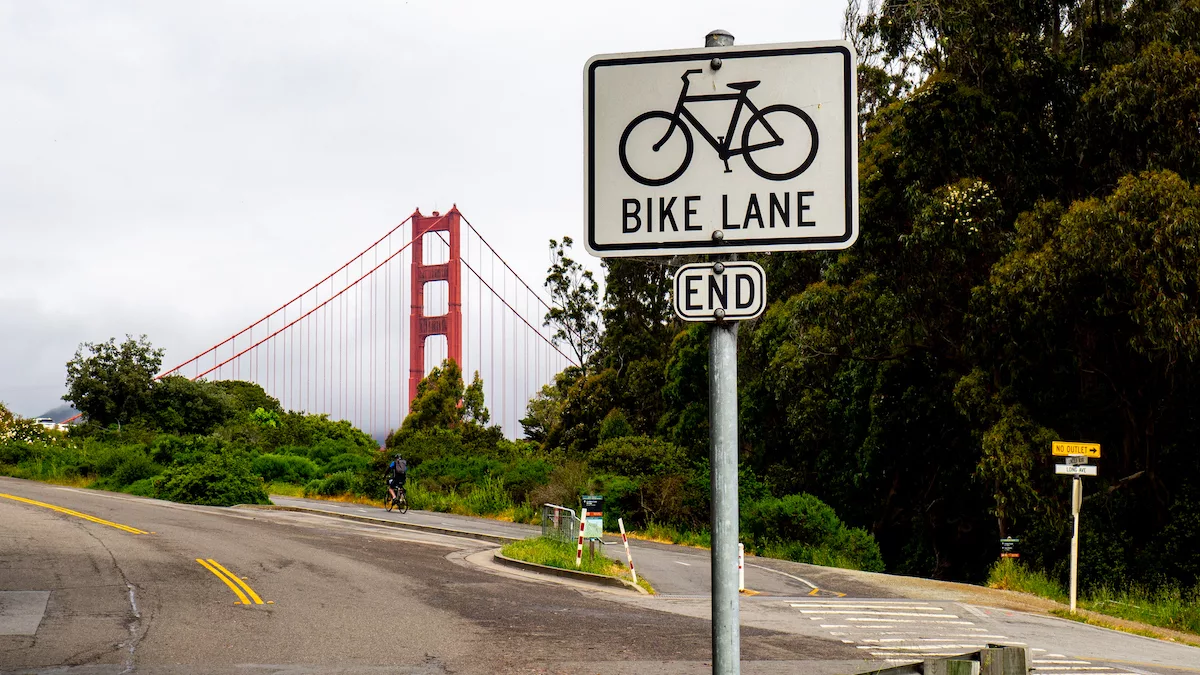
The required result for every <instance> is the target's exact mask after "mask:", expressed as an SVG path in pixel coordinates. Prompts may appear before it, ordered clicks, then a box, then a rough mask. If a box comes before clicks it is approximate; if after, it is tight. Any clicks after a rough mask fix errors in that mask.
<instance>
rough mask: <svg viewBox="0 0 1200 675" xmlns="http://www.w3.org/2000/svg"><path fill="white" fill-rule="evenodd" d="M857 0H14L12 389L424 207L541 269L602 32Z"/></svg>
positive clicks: (628, 39) (213, 317)
mask: <svg viewBox="0 0 1200 675" xmlns="http://www.w3.org/2000/svg"><path fill="white" fill-rule="evenodd" d="M843 8H844V3H842V2H839V1H837V0H831V1H827V2H816V1H804V0H791V1H789V2H756V1H753V0H737V1H736V2H733V1H730V0H725V1H724V2H709V1H702V0H689V1H687V2H657V1H654V0H641V1H638V2H625V1H618V0H605V1H604V2H586V3H585V2H569V1H564V0H560V1H559V2H522V1H520V0H510V1H509V2H495V1H492V2H453V1H442V2H433V1H421V0H412V1H410V2H400V1H398V0H392V1H388V2H366V1H362V0H355V1H353V2H307V1H303V0H288V1H287V2H282V1H280V2H245V1H244V0H243V1H239V2H224V1H220V0H206V1H205V2H190V3H185V2H163V1H161V0H153V1H147V2H120V1H116V0H106V1H105V2H90V1H87V2H67V1H65V0H43V1H36V0H0V401H4V402H6V403H8V404H9V405H10V406H11V407H12V408H13V409H14V410H15V411H16V412H18V413H21V414H25V415H36V414H38V413H41V412H44V411H45V410H47V409H49V408H52V407H54V406H56V405H59V404H60V403H61V401H60V400H59V398H60V397H61V395H62V393H63V391H64V387H63V380H64V377H65V369H64V364H65V363H66V361H67V360H68V359H70V358H71V356H72V355H73V353H74V351H75V349H76V347H77V346H78V345H79V343H81V342H85V341H102V340H105V339H107V338H109V337H112V336H118V337H121V336H124V335H125V334H126V333H130V334H134V335H139V334H143V333H145V334H147V335H148V336H149V337H150V339H151V341H152V342H153V343H154V344H155V345H156V346H159V347H163V348H165V349H166V357H165V359H164V360H165V361H166V362H168V363H172V364H173V363H175V362H178V361H182V360H184V359H186V358H188V357H190V356H192V355H193V354H195V353H197V352H199V351H201V350H202V349H205V348H207V347H209V346H211V345H212V344H213V343H215V342H217V341H218V340H220V339H223V338H225V337H226V336H228V335H229V334H231V333H233V332H234V331H235V330H238V329H240V328H243V327H245V326H246V325H248V324H250V323H251V322H252V321H254V320H255V319H257V318H259V317H260V316H262V315H263V314H265V313H266V312H268V311H270V310H272V309H274V308H275V307H277V306H278V305H280V304H281V303H282V302H284V301H285V300H287V299H289V298H291V297H292V296H294V295H295V294H296V293H298V292H299V291H300V290H302V289H303V288H307V287H308V286H309V285H311V284H312V283H313V282H315V281H316V280H318V279H320V278H322V277H324V276H325V274H327V273H328V272H330V271H332V270H333V269H334V268H336V267H337V266H338V265H340V264H341V263H343V262H345V260H347V259H348V258H350V257H351V256H353V255H355V254H357V253H358V252H359V251H360V250H362V249H363V248H365V247H366V246H367V245H368V244H369V243H370V242H371V241H374V239H375V238H377V237H378V236H380V235H382V234H383V233H384V232H386V231H387V230H388V229H390V228H391V227H392V226H393V225H394V224H396V223H398V222H400V221H401V220H403V219H404V218H405V217H407V216H408V215H409V214H410V213H412V211H413V209H414V208H417V207H420V208H421V209H422V211H423V212H424V213H429V212H431V211H433V210H443V211H444V210H446V209H448V208H449V207H450V205H451V204H453V203H457V204H458V206H459V208H460V210H461V211H462V212H463V213H464V214H465V215H466V216H467V217H468V218H469V219H470V220H471V222H472V223H474V224H475V225H476V226H477V227H478V228H479V229H480V230H481V231H482V232H483V233H484V235H485V236H487V237H488V238H489V239H490V240H491V242H492V243H493V245H495V246H496V247H497V249H498V250H499V251H500V253H501V254H502V255H504V256H506V257H507V258H508V259H509V260H510V262H512V263H513V264H514V266H515V267H516V268H517V271H518V272H520V273H521V275H522V276H524V277H525V278H526V279H527V280H529V281H530V282H531V283H535V284H536V283H540V281H541V280H542V279H543V277H544V275H545V268H546V263H547V257H546V252H545V242H546V241H547V240H548V239H549V238H551V237H561V236H562V235H563V234H569V235H571V236H573V237H575V238H576V239H577V240H581V239H582V237H581V236H580V235H581V232H582V227H583V225H582V180H583V179H582V152H581V148H582V131H581V129H582V124H581V119H582V110H581V108H582V68H583V64H584V62H585V61H586V60H587V59H588V58H589V57H590V56H592V55H594V54H598V53H611V52H625V51H642V50H653V49H674V48H686V47H695V46H700V45H702V44H703V38H704V35H705V34H706V33H707V32H708V31H709V30H711V29H713V28H724V29H726V30H728V31H730V32H732V33H733V34H734V35H735V36H736V38H737V42H738V44H755V43H769V42H795V41H807V40H827V39H836V38H839V37H841V25H842V11H843ZM576 248H577V249H578V250H577V251H576V253H577V257H579V258H588V256H587V254H586V253H585V252H584V251H583V250H582V243H580V244H579V245H578V246H577V247H576ZM596 262H597V261H595V260H593V259H588V260H587V263H588V264H589V265H590V266H592V267H593V268H594V269H599V266H598V265H596V264H595V263H596Z"/></svg>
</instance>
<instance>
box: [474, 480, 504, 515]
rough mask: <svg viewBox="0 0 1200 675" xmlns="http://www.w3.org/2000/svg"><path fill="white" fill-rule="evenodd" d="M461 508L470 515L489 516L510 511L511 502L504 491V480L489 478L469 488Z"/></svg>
mask: <svg viewBox="0 0 1200 675" xmlns="http://www.w3.org/2000/svg"><path fill="white" fill-rule="evenodd" d="M463 506H464V507H465V508H466V511H467V512H468V513H470V514H472V515H481V516H490V515H494V514H497V513H500V512H502V511H506V510H508V509H511V508H512V506H513V501H512V499H511V498H510V497H509V496H508V491H507V490H505V489H504V480H503V479H498V478H492V477H491V476H489V477H487V478H486V479H484V480H483V482H481V483H479V484H478V485H475V486H474V487H472V488H471V491H470V492H468V493H467V496H466V497H465V498H464V499H463Z"/></svg>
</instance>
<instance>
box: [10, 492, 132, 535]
mask: <svg viewBox="0 0 1200 675" xmlns="http://www.w3.org/2000/svg"><path fill="white" fill-rule="evenodd" d="M0 497H3V498H5V499H11V500H13V501H17V502H22V503H25V504H32V505H34V506H40V507H42V508H45V509H50V510H51V511H58V512H59V513H65V514H67V515H68V516H75V517H76V518H83V519H84V520H90V521H92V522H93V523H99V524H101V525H107V526H109V527H115V528H117V529H118V530H124V531H126V532H129V533H130V534H153V532H147V531H145V530H139V529H138V528H136V527H130V526H128V525H122V524H120V523H114V522H112V521H111V520H104V519H103V518H97V517H96V516H89V515H88V514H86V513H80V512H79V511H73V510H71V509H65V508H63V507H61V506H55V505H53V504H47V503H46V502H38V501H34V500H32V499H26V498H24V497H17V496H15V495H8V494H4V493H3V492H0Z"/></svg>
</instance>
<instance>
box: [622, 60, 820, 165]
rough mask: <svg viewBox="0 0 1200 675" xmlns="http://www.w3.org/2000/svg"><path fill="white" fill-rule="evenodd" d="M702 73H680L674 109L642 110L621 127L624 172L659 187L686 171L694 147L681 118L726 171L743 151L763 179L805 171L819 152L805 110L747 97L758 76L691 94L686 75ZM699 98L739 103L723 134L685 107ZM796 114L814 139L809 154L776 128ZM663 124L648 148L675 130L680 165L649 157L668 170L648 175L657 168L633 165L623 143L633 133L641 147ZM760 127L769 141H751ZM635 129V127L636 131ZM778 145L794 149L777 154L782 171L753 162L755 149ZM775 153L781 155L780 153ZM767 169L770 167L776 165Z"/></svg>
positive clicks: (663, 142)
mask: <svg viewBox="0 0 1200 675" xmlns="http://www.w3.org/2000/svg"><path fill="white" fill-rule="evenodd" d="M703 72H704V71H703V69H699V68H697V69H695V70H688V71H685V72H684V73H683V90H682V91H681V92H680V93H679V100H678V101H677V102H676V103H675V111H674V112H667V111H665V110H651V111H650V112H645V113H642V114H641V115H638V116H637V117H635V118H634V119H633V121H632V122H630V123H629V126H627V127H625V133H623V134H621V144H620V155H621V166H622V168H624V169H625V173H627V174H629V177H630V178H632V179H634V180H636V181H637V182H639V183H641V184H642V185H650V186H658V185H666V184H667V183H670V182H672V181H674V180H675V179H676V178H679V177H680V176H681V175H683V172H684V171H686V170H687V168H688V165H689V164H691V162H692V151H693V150H694V147H693V142H692V132H691V130H689V129H688V125H687V124H685V123H684V121H685V120H686V121H687V122H691V126H693V127H695V128H696V131H699V132H700V136H701V137H703V138H704V140H706V141H708V144H709V145H711V146H712V148H713V150H716V151H717V156H718V157H720V159H721V161H722V162H724V163H725V173H732V172H733V170H732V169H730V168H729V158H730V157H734V156H736V155H743V156H744V157H745V158H746V165H747V166H749V167H750V169H751V170H752V171H754V173H756V174H758V175H759V176H761V177H763V178H766V179H767V180H774V181H781V180H789V179H792V178H795V177H796V176H799V175H800V174H802V173H804V171H805V170H806V169H807V168H808V167H809V166H811V165H812V163H813V160H814V159H816V156H817V125H816V124H814V123H813V120H812V118H811V117H809V116H808V113H806V112H804V111H803V110H801V109H799V108H797V107H796V106H794V105H789V104H787V103H776V104H774V105H769V106H767V107H765V108H762V109H760V108H759V107H758V106H756V105H754V102H753V101H751V100H750V97H749V96H748V94H747V92H749V91H750V90H751V89H753V88H755V87H757V86H758V85H759V84H760V82H761V81H760V80H751V81H747V82H730V83H729V84H728V85H726V86H728V87H729V88H730V89H733V90H734V91H735V92H736V93H724V94H700V95H691V96H689V95H688V84H689V83H688V77H689V76H691V75H694V74H697V73H703ZM699 101H736V102H737V103H736V105H735V106H734V108H733V115H732V117H731V118H730V120H729V130H728V131H727V132H726V133H725V135H724V136H715V137H714V136H713V135H712V134H711V133H709V132H708V129H705V128H704V125H703V124H701V123H700V120H698V119H696V116H695V115H693V114H692V112H691V111H690V110H688V109H687V107H686V104H688V103H693V102H699ZM743 108H745V109H747V110H749V111H750V119H749V120H748V121H747V122H746V126H745V128H744V129H743V130H742V138H741V141H742V143H741V146H740V147H737V148H734V147H733V136H734V131H735V130H736V129H737V124H738V118H739V117H740V116H741V114H742V109H743ZM768 116H770V117H771V119H772V120H774V124H773V123H772V122H770V121H768V120H767V117H768ZM797 118H798V119H799V120H800V121H802V122H803V123H804V126H805V127H807V129H808V135H809V137H810V138H811V139H812V142H811V143H810V144H809V148H808V152H807V153H804V152H803V147H802V139H801V138H797V137H792V140H791V141H790V142H789V143H785V141H784V139H783V137H782V136H781V135H780V134H779V133H778V132H776V131H775V127H776V126H779V127H780V128H783V129H791V128H793V127H794V126H795V125H793V124H792V123H793V122H795V121H796V119H797ZM664 124H665V131H664V132H663V133H662V137H661V140H659V141H658V142H657V143H654V144H653V145H651V146H650V149H651V150H653V151H654V152H656V153H657V152H659V151H661V150H662V149H663V146H665V145H666V143H667V141H669V140H670V139H671V137H672V136H673V135H674V134H675V130H676V129H678V130H679V133H680V134H681V135H682V136H683V141H684V142H683V146H684V147H683V148H682V150H683V152H682V153H681V156H680V157H679V164H678V167H677V168H673V169H672V167H675V166H676V165H675V162H674V160H673V159H670V158H668V160H667V161H658V162H651V163H657V164H658V165H659V166H658V168H660V169H661V167H662V166H663V165H664V164H665V165H666V166H667V170H666V172H665V174H666V175H647V174H653V173H656V172H655V171H653V169H654V168H655V167H654V166H649V165H647V166H642V167H638V168H635V167H634V166H633V165H632V163H631V162H630V158H629V153H628V151H627V146H628V144H629V142H630V138H631V137H633V138H634V140H635V146H634V147H635V149H638V147H639V146H642V147H644V145H643V143H647V142H649V141H651V140H653V139H654V138H656V137H658V135H659V134H658V130H659V129H661V128H662V127H663V125H664ZM759 128H761V130H762V131H763V132H766V135H767V136H768V137H769V138H768V140H764V141H761V142H757V143H754V144H751V143H750V137H751V135H753V134H754V133H755V132H756V131H757V130H758V129H759ZM635 131H636V132H637V133H636V135H635V133H634V132H635ZM789 133H790V132H789ZM776 147H787V148H788V149H789V150H790V149H792V148H795V151H794V152H788V153H784V154H783V156H782V159H781V158H780V157H776V161H777V162H779V161H782V162H783V167H782V170H781V171H773V170H770V169H768V168H764V167H763V166H761V165H760V164H759V162H757V161H755V158H754V153H756V152H759V151H761V150H765V149H767V148H776ZM671 150H672V151H673V152H676V153H677V154H678V151H679V148H678V144H675V145H674V146H673V147H672V149H671ZM775 154H776V155H779V153H775ZM637 158H638V155H636V154H635V156H634V159H635V161H636V160H637ZM771 168H772V169H774V168H778V167H771ZM657 173H658V174H662V173H664V171H661V170H660V171H658V172H657Z"/></svg>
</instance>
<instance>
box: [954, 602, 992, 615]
mask: <svg viewBox="0 0 1200 675" xmlns="http://www.w3.org/2000/svg"><path fill="white" fill-rule="evenodd" d="M955 604H957V605H958V606H959V607H962V608H963V609H964V610H966V611H968V612H970V613H971V614H974V615H975V617H976V618H979V619H986V618H988V616H987V614H986V613H985V612H984V611H983V610H982V609H979V608H978V607H972V606H970V605H968V604H965V603H962V602H958V603H955Z"/></svg>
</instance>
